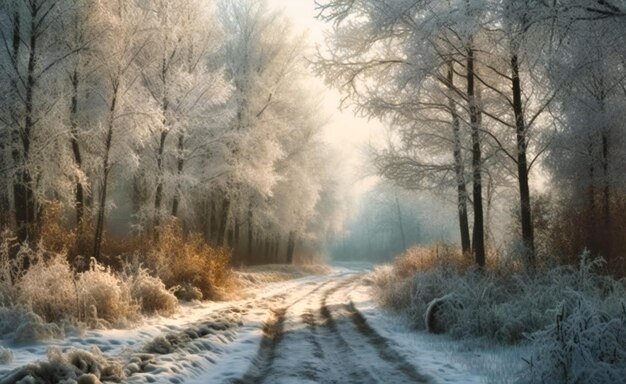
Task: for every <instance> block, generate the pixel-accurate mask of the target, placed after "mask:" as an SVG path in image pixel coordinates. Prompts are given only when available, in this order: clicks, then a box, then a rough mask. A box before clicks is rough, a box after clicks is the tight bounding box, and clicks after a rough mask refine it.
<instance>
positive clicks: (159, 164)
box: [154, 130, 168, 239]
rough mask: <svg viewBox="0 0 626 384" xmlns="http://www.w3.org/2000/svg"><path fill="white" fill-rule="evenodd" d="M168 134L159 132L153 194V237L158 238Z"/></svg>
mask: <svg viewBox="0 0 626 384" xmlns="http://www.w3.org/2000/svg"><path fill="white" fill-rule="evenodd" d="M167 134H168V132H167V131H166V130H165V131H163V132H161V138H160V140H159V149H158V152H157V187H156V192H155V194H154V236H155V239H156V238H158V234H159V227H160V225H161V201H162V200H163V154H164V153H165V141H166V139H167Z"/></svg>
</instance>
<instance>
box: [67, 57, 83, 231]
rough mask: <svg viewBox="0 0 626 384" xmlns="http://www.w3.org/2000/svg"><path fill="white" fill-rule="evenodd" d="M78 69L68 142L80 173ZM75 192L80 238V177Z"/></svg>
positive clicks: (81, 193) (74, 81)
mask: <svg viewBox="0 0 626 384" xmlns="http://www.w3.org/2000/svg"><path fill="white" fill-rule="evenodd" d="M78 85H79V80H78V69H77V68H74V72H73V73H72V105H71V109H70V134H71V136H70V142H71V145H72V153H73V154H74V162H75V163H76V167H77V168H78V170H79V171H80V170H81V169H82V166H83V160H82V156H81V153H80V145H79V142H78V122H77V114H78ZM75 182H76V191H75V194H74V204H75V205H76V231H77V235H78V237H79V238H80V235H81V232H82V227H83V225H82V224H83V217H84V199H85V196H84V189H83V183H82V182H81V181H80V177H79V176H76V178H75Z"/></svg>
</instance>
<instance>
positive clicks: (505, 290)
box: [372, 245, 626, 383]
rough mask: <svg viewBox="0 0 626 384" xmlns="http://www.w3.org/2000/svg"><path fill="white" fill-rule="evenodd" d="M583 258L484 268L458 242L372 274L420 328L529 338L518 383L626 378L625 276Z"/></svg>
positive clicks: (498, 338)
mask: <svg viewBox="0 0 626 384" xmlns="http://www.w3.org/2000/svg"><path fill="white" fill-rule="evenodd" d="M608 272H609V271H607V269H606V263H605V262H604V261H603V260H602V259H600V258H592V257H590V254H589V253H588V252H584V253H582V254H581V255H580V258H579V262H578V264H577V265H559V266H555V265H552V266H548V265H546V266H540V267H538V269H537V270H535V271H532V272H531V271H528V270H527V269H526V268H524V267H523V263H521V262H518V261H516V260H515V258H511V259H506V258H496V257H495V256H493V255H492V256H491V257H488V259H487V266H486V267H485V268H484V269H480V268H478V267H475V266H474V265H473V263H472V260H471V259H469V258H467V257H466V256H463V254H462V253H461V252H460V251H459V250H458V249H456V248H453V247H449V246H445V245H436V246H433V247H430V248H420V247H414V248H411V249H409V250H407V251H406V252H405V253H404V254H402V255H400V256H399V257H397V258H396V259H395V260H394V261H393V263H392V264H391V265H386V266H381V267H378V268H377V269H376V270H375V271H374V272H373V273H372V282H373V287H374V293H375V296H376V298H377V300H378V301H379V303H380V304H381V305H383V306H384V307H387V308H389V309H392V310H394V311H397V312H399V313H401V314H403V315H404V316H405V317H406V318H407V319H408V321H410V322H411V324H412V325H414V326H415V327H416V328H418V329H425V330H428V331H430V332H434V333H446V334H449V335H451V336H453V337H455V338H458V339H467V338H483V339H488V340H489V341H491V342H495V343H498V344H505V345H507V344H517V343H531V344H532V345H533V348H532V349H531V350H532V353H531V355H530V356H527V357H526V358H525V362H526V368H527V369H526V370H525V371H524V372H523V373H522V375H521V379H520V380H521V382H528V383H539V382H546V383H548V382H549V383H583V382H584V383H616V382H619V381H620V380H623V377H625V376H624V375H625V374H626V280H624V279H622V280H618V279H616V278H613V277H611V276H609V274H608Z"/></svg>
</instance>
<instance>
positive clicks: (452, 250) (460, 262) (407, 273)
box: [392, 244, 474, 279]
mask: <svg viewBox="0 0 626 384" xmlns="http://www.w3.org/2000/svg"><path fill="white" fill-rule="evenodd" d="M472 265H474V261H473V260H472V259H471V257H470V256H467V255H463V253H462V252H461V250H460V249H458V247H453V246H450V245H446V244H435V245H433V246H431V247H413V248H409V249H407V250H406V251H405V252H404V253H403V254H402V255H400V256H398V257H397V258H396V259H395V260H394V261H393V271H392V273H393V274H394V275H396V276H397V277H398V278H400V279H405V278H408V277H411V276H413V275H414V274H415V273H416V272H418V271H429V270H433V269H437V268H441V267H443V266H445V267H451V268H455V269H458V270H467V269H468V268H469V267H471V266H472Z"/></svg>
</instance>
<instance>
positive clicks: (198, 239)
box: [149, 224, 234, 299]
mask: <svg viewBox="0 0 626 384" xmlns="http://www.w3.org/2000/svg"><path fill="white" fill-rule="evenodd" d="M230 258H231V252H230V250H228V249H226V248H215V247H211V246H209V245H208V244H207V243H206V242H205V241H204V240H203V238H202V236H201V235H199V234H193V235H190V236H189V237H187V238H184V237H183V235H182V231H181V230H180V229H179V228H177V227H176V226H174V225H173V224H172V225H169V226H167V227H166V228H165V229H164V230H163V231H161V233H160V234H159V241H158V243H157V245H156V247H155V248H154V249H153V250H152V252H151V255H150V257H149V264H152V265H154V267H153V268H154V269H155V270H156V272H157V276H158V277H159V278H160V279H161V280H162V281H163V283H165V286H166V287H170V288H175V287H185V286H187V285H191V286H192V287H195V288H197V289H198V290H199V291H200V292H201V293H202V298H204V299H217V298H220V297H221V296H222V295H223V294H224V293H225V292H226V291H228V290H229V289H231V288H233V284H234V279H233V274H232V271H231V268H230Z"/></svg>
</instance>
